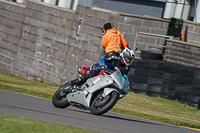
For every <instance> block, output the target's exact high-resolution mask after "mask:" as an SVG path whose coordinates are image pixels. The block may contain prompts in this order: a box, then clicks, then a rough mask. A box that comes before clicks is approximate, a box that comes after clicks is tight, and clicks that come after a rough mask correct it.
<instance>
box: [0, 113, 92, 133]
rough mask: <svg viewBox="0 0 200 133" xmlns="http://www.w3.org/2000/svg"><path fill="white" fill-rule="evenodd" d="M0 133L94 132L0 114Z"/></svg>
mask: <svg viewBox="0 0 200 133" xmlns="http://www.w3.org/2000/svg"><path fill="white" fill-rule="evenodd" d="M0 120H1V121H0V129H1V133H58V132H59V133H64V132H67V133H95V132H93V131H90V130H85V129H79V128H75V127H72V126H64V125H59V124H54V123H48V122H43V121H38V120H32V119H27V118H23V117H16V116H10V115H4V114H0Z"/></svg>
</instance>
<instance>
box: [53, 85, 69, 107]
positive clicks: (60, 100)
mask: <svg viewBox="0 0 200 133" xmlns="http://www.w3.org/2000/svg"><path fill="white" fill-rule="evenodd" d="M68 85H69V82H68V83H65V84H64V85H62V86H61V87H60V88H59V89H58V90H57V91H56V92H55V94H54V95H53V98H52V103H53V105H54V107H56V108H66V107H68V106H69V105H70V104H69V102H68V99H67V94H65V93H63V92H62V91H63V89H64V88H65V87H67V86H68Z"/></svg>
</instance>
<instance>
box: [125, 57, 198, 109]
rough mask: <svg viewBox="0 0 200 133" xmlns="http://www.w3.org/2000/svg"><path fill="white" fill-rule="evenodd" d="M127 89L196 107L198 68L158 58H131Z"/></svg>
mask: <svg viewBox="0 0 200 133" xmlns="http://www.w3.org/2000/svg"><path fill="white" fill-rule="evenodd" d="M129 81H130V85H131V86H130V87H131V91H133V92H135V93H146V94H147V95H149V96H153V97H163V98H167V99H170V100H179V101H180V102H182V103H187V104H188V105H190V106H193V107H197V108H198V109H200V69H199V68H195V67H190V66H184V65H181V64H177V63H171V62H167V61H159V60H135V62H134V63H133V64H132V65H131V70H130V74H129Z"/></svg>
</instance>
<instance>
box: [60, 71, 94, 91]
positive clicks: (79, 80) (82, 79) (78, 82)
mask: <svg viewBox="0 0 200 133" xmlns="http://www.w3.org/2000/svg"><path fill="white" fill-rule="evenodd" d="M96 75H97V71H96V70H94V69H92V70H89V71H87V72H86V73H85V74H83V75H81V76H80V77H79V78H77V79H75V80H72V81H70V84H69V86H74V85H82V84H84V83H85V82H86V80H87V79H89V78H91V77H94V76H96ZM72 90H73V89H72V88H71V89H68V88H66V89H64V90H63V92H64V93H69V92H71V91H72Z"/></svg>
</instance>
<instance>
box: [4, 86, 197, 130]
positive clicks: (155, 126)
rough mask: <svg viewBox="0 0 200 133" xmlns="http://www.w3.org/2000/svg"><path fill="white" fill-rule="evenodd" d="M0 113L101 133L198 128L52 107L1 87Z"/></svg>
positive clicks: (42, 99)
mask: <svg viewBox="0 0 200 133" xmlns="http://www.w3.org/2000/svg"><path fill="white" fill-rule="evenodd" d="M0 113H3V114H8V115H14V116H20V117H26V118H31V119H36V120H41V121H47V122H52V123H57V124H62V125H70V126H74V127H78V128H83V129H90V130H93V131H97V132H104V133H199V131H195V130H191V129H187V128H183V127H177V126H173V125H168V124H163V123H159V122H155V121H150V120H145V119H141V118H137V117H132V116H127V115H122V114H118V113H112V112H108V113H105V114H104V115H102V116H95V115H92V114H90V112H89V111H87V110H80V109H77V108H74V107H69V108H66V109H57V108H54V107H53V105H52V103H51V100H50V99H45V98H40V97H35V96H31V95H26V94H21V93H16V92H12V91H7V90H3V89H0Z"/></svg>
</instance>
